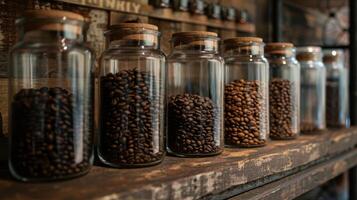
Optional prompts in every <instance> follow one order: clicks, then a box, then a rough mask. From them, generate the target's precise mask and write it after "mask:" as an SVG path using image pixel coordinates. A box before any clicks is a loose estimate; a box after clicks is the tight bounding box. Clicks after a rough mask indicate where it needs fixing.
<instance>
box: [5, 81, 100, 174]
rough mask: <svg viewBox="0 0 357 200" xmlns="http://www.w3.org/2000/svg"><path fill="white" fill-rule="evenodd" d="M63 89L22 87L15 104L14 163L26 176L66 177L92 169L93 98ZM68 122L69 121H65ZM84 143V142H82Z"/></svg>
mask: <svg viewBox="0 0 357 200" xmlns="http://www.w3.org/2000/svg"><path fill="white" fill-rule="evenodd" d="M76 101H77V99H75V98H74V95H72V94H71V93H70V92H69V91H67V90H66V89H63V88H58V87H56V88H47V87H43V88H40V89H22V90H20V91H19V92H18V93H17V94H15V96H14V100H13V101H12V103H11V107H12V118H11V129H12V143H11V165H12V167H13V168H14V169H15V171H16V173H18V174H19V175H21V176H22V177H26V178H34V179H36V178H37V179H46V178H66V177H71V176H75V175H77V174H80V173H84V172H86V171H88V170H89V167H90V165H91V157H92V154H91V152H92V143H93V142H92V136H93V127H92V126H93V122H92V119H93V117H92V116H93V113H92V104H91V102H90V101H91V98H89V99H88V100H82V101H81V102H80V104H81V105H82V106H77V104H79V103H77V102H76ZM64 121H66V124H64ZM78 144H82V145H78Z"/></svg>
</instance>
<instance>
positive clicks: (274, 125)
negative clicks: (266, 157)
mask: <svg viewBox="0 0 357 200" xmlns="http://www.w3.org/2000/svg"><path fill="white" fill-rule="evenodd" d="M265 55H266V58H267V59H268V62H269V69H270V79H269V115H270V116H269V122H270V126H269V127H270V133H269V134H270V138H272V139H293V138H295V137H297V136H298V134H299V132H300V64H299V63H298V61H297V60H296V58H295V48H294V45H293V44H291V43H268V44H267V45H266V47H265Z"/></svg>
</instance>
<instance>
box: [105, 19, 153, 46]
mask: <svg viewBox="0 0 357 200" xmlns="http://www.w3.org/2000/svg"><path fill="white" fill-rule="evenodd" d="M158 30H159V29H158V27H157V26H155V25H152V24H145V23H119V24H114V25H111V26H110V27H109V29H108V32H107V33H109V34H108V36H109V40H110V41H114V40H118V41H119V40H121V41H122V42H124V43H125V42H135V41H136V42H144V43H147V44H154V45H155V44H158V35H159V32H158Z"/></svg>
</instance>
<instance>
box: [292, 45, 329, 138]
mask: <svg viewBox="0 0 357 200" xmlns="http://www.w3.org/2000/svg"><path fill="white" fill-rule="evenodd" d="M296 58H297V60H298V61H299V62H300V66H301V84H300V85H301V88H300V89H301V96H300V108H301V109H300V129H301V132H303V133H309V132H314V131H319V130H324V129H325V128H326V120H325V107H326V106H325V105H326V96H325V95H326V68H325V67H324V64H323V63H322V54H321V48H320V47H313V46H311V47H299V48H297V55H296Z"/></svg>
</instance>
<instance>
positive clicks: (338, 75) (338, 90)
mask: <svg viewBox="0 0 357 200" xmlns="http://www.w3.org/2000/svg"><path fill="white" fill-rule="evenodd" d="M323 62H324V64H325V67H326V76H327V78H326V110H327V111H328V112H327V113H326V124H327V126H328V127H332V128H343V127H349V125H350V123H349V101H348V98H349V94H348V69H347V68H346V67H345V66H344V55H343V51H342V50H325V51H324V56H323Z"/></svg>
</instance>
